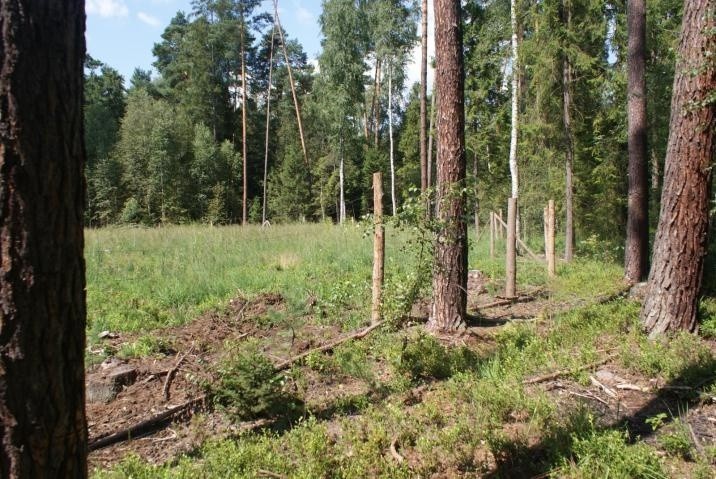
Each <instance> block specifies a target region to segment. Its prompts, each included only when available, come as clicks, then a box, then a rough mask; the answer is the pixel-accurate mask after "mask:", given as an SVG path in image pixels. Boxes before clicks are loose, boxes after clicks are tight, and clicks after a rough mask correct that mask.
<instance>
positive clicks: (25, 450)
mask: <svg viewBox="0 0 716 479" xmlns="http://www.w3.org/2000/svg"><path fill="white" fill-rule="evenodd" d="M0 29H1V31H2V40H0V49H1V51H0V62H1V66H0V477H3V478H44V477H48V478H49V477H52V478H55V477H63V478H64V477H68V478H69V477H86V475H87V465H86V457H87V428H86V419H85V408H84V346H85V318H86V312H85V293H84V290H85V269H84V268H85V267H84V259H83V246H84V245H83V229H82V218H83V208H84V192H85V183H84V173H83V169H84V161H85V160H84V158H85V152H84V139H83V126H82V125H83V119H82V118H83V113H82V111H83V110H82V104H83V93H82V89H83V60H84V55H85V40H84V30H85V14H84V2H83V1H81V0H65V1H62V2H37V1H29V0H0Z"/></svg>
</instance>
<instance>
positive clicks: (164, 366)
mask: <svg viewBox="0 0 716 479" xmlns="http://www.w3.org/2000/svg"><path fill="white" fill-rule="evenodd" d="M388 237H389V242H388V262H387V271H388V277H387V288H386V296H387V298H386V308H387V309H389V310H390V311H393V313H392V316H390V315H389V316H390V319H389V321H388V322H386V324H384V325H383V326H382V327H379V328H377V329H375V330H373V331H371V332H370V333H369V334H367V335H365V336H364V337H363V338H361V339H356V340H350V341H346V342H344V343H342V344H340V345H338V346H337V347H335V348H331V349H330V351H327V352H326V353H322V352H311V351H313V350H314V349H316V348H318V347H319V346H321V345H324V344H327V343H330V342H331V341H334V340H335V339H337V338H342V337H345V336H346V335H348V334H349V333H350V332H352V331H360V330H361V328H363V327H365V326H367V322H366V321H365V318H367V317H368V316H369V314H368V312H369V300H368V298H369V294H370V240H369V239H365V238H363V237H362V236H361V230H360V229H359V228H355V227H350V228H335V227H330V226H319V225H313V226H311V225H307V226H292V227H275V228H273V229H272V231H269V232H266V231H261V230H259V229H256V230H251V231H246V230H240V229H236V228H218V229H217V228H213V229H208V228H206V229H205V230H201V229H199V228H198V227H192V228H174V229H172V228H167V229H165V231H157V230H137V231H135V230H122V231H106V232H103V231H94V232H91V234H90V235H89V241H88V246H89V247H88V250H89V251H90V252H91V253H90V254H89V255H88V278H90V281H89V285H88V297H89V298H90V301H89V311H90V327H89V334H90V336H89V337H90V345H89V346H88V354H87V362H88V396H89V398H88V399H91V400H90V401H88V405H87V413H88V423H89V433H90V440H91V443H93V441H96V440H98V439H100V440H101V438H103V437H107V436H108V435H110V434H112V433H116V432H117V431H122V430H123V429H124V428H127V427H129V426H131V425H134V424H137V423H140V422H142V421H145V420H147V419H150V418H153V417H157V415H160V414H162V413H163V412H165V411H167V410H172V408H175V407H176V406H180V405H182V404H186V403H187V402H188V401H191V400H194V399H197V398H198V400H196V401H194V402H192V404H191V407H187V408H183V409H181V411H180V412H179V413H177V414H174V415H171V416H170V417H168V418H167V420H166V421H160V422H159V424H157V425H156V426H155V427H152V428H150V429H149V430H148V431H145V432H142V433H141V434H135V435H133V437H132V438H131V440H122V441H119V442H116V443H114V444H111V445H108V446H106V447H101V448H97V449H96V450H94V451H93V452H92V453H91V454H90V464H91V469H93V470H94V474H95V476H96V477H111V478H114V477H130V476H131V477H135V478H142V477H304V478H314V477H326V478H328V477H355V478H358V477H391V478H392V477H436V478H437V477H446V478H448V477H595V478H597V477H607V476H609V477H693V478H701V477H704V478H710V477H716V475H715V474H716V469H715V468H714V465H715V464H716V462H715V461H716V355H715V353H716V341H714V340H713V339H712V337H710V335H711V334H713V333H714V332H716V331H715V330H716V328H714V326H716V302H714V300H713V299H708V298H707V299H705V300H704V301H703V312H704V314H703V316H704V320H705V327H703V328H702V330H703V333H702V335H701V336H694V335H679V336H676V337H674V338H671V339H670V340H669V341H665V340H664V341H656V342H654V341H649V340H647V339H646V338H645V336H644V335H643V333H642V332H641V330H640V328H639V323H638V312H639V303H638V298H630V297H628V296H627V295H626V294H624V291H625V287H624V285H623V284H622V283H621V281H620V277H621V271H620V268H619V267H618V266H617V265H612V264H609V263H608V262H605V261H596V260H587V259H584V260H579V261H577V262H576V263H574V264H571V265H561V266H560V268H559V271H558V273H559V275H558V277H557V278H556V279H553V280H547V279H546V278H545V277H544V273H543V267H542V265H540V264H538V263H535V262H532V261H529V260H526V259H521V260H520V262H519V268H520V277H519V291H520V299H519V301H517V302H508V303H507V304H502V303H503V302H501V299H500V298H499V294H500V291H501V290H502V286H503V285H502V282H501V278H502V275H503V273H502V269H501V268H502V264H501V263H502V261H501V260H500V259H499V258H495V259H490V258H489V254H486V251H485V250H486V245H484V244H482V243H479V242H478V243H477V244H475V245H472V247H471V257H470V268H471V271H470V275H469V284H468V309H469V312H470V315H471V316H470V322H469V325H468V327H467V329H466V330H465V331H463V332H461V333H460V334H458V335H454V336H444V337H440V336H433V335H429V334H427V333H425V332H424V322H425V321H426V319H427V306H428V304H429V300H428V299H427V296H426V292H425V290H424V288H423V289H422V290H420V291H419V294H418V295H417V297H418V299H417V300H416V301H414V303H415V304H413V305H412V308H410V310H409V311H408V313H407V314H398V313H397V312H396V311H400V310H401V304H402V307H404V306H405V302H406V301H409V302H411V303H413V301H412V299H413V295H411V294H409V292H410V291H411V290H413V288H412V285H413V284H414V277H413V271H414V270H415V267H414V266H415V264H416V261H420V260H421V258H420V257H417V258H415V257H414V256H415V255H414V254H413V253H412V251H414V250H415V249H416V248H415V245H411V244H410V241H409V240H408V239H406V238H408V237H409V235H406V233H405V232H400V231H397V230H395V231H391V230H389V236H388ZM391 238H392V239H391ZM97 251H101V252H102V253H101V254H100V253H97ZM158 257H161V259H157V258H158ZM187 262H190V263H191V264H189V265H187ZM219 262H221V263H222V265H221V266H219V264H218V263H219ZM227 265H228V266H227ZM157 268H159V269H160V270H161V273H155V272H154V270H155V269H157ZM186 268H191V271H190V273H191V275H192V280H191V281H190V282H189V284H187V282H185V281H178V279H177V278H178V277H179V275H181V274H188V270H187V269H186ZM267 270H268V271H267ZM153 274H158V275H157V276H152V275H153ZM217 274H218V275H220V276H221V277H217ZM212 277H215V278H216V281H212V280H211V278H212ZM227 277H228V278H227ZM232 277H233V278H234V279H231V278H232ZM143 282H144V283H143ZM191 283H193V284H194V286H195V289H196V290H199V291H204V294H203V295H202V294H195V295H191V294H188V293H187V294H178V293H177V291H186V292H191V291H192V289H191ZM207 285H212V286H213V287H214V288H215V289H211V288H209V287H207ZM222 287H223V289H220V288H222ZM184 288H186V290H184ZM202 288H203V289H202ZM216 288H219V289H216ZM237 290H238V291H237ZM168 291H170V292H173V293H168ZM167 298H168V299H167ZM113 302H115V303H116V304H115V303H113ZM401 302H402V303H401ZM120 308H125V310H123V311H124V312H121V313H119V314H116V313H115V312H116V311H118V310H119V309H120ZM142 309H144V310H147V311H150V313H147V312H146V311H144V312H141V314H140V315H135V316H134V317H135V318H136V319H135V320H132V321H127V322H122V321H121V318H122V317H123V316H125V315H130V314H136V311H134V312H133V310H142ZM192 314H194V316H192ZM141 316H144V317H145V318H147V319H146V320H145V321H142V320H141ZM192 318H193V319H192ZM162 323H163V324H162ZM99 331H106V332H105V333H104V334H99ZM99 336H102V338H101V339H100V338H99ZM307 352H308V353H309V354H308V355H307V356H305V357H303V358H302V359H300V360H296V361H295V362H291V364H290V365H289V366H287V367H285V369H284V370H283V371H282V372H281V373H279V374H276V373H275V372H274V371H273V365H277V364H282V363H284V364H285V362H286V361H289V360H291V359H292V358H297V357H298V356H300V355H302V354H305V353H307ZM264 366H266V367H264ZM118 371H119V373H117V372H118ZM113 375H114V376H113ZM110 376H112V377H110ZM167 376H171V378H172V379H171V380H169V381H167ZM108 385H109V388H108V387H107V386H108ZM125 436H126V435H125ZM122 439H127V438H126V437H123V438H122ZM94 444H97V443H94Z"/></svg>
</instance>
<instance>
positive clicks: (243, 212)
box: [240, 19, 248, 225]
mask: <svg viewBox="0 0 716 479" xmlns="http://www.w3.org/2000/svg"><path fill="white" fill-rule="evenodd" d="M240 43H241V51H240V53H241V148H242V150H241V151H242V154H241V156H242V158H241V159H242V160H243V192H242V201H241V224H242V225H245V224H246V220H247V215H246V211H247V209H246V206H247V205H246V202H247V195H246V190H247V185H248V182H247V180H246V151H247V148H246V107H247V105H246V52H245V51H244V22H243V19H242V21H241V39H240Z"/></svg>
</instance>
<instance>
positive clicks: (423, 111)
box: [420, 0, 430, 211]
mask: <svg viewBox="0 0 716 479" xmlns="http://www.w3.org/2000/svg"><path fill="white" fill-rule="evenodd" d="M421 26H422V31H421V34H422V36H421V39H420V51H421V53H420V191H421V192H422V193H425V190H427V189H428V98H427V97H428V0H423V1H422V17H421ZM428 211H430V208H428Z"/></svg>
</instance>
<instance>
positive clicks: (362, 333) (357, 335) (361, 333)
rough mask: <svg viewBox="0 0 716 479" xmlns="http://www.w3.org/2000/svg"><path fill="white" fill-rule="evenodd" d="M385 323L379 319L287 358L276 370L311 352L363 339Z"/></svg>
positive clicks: (287, 366)
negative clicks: (356, 330) (355, 330)
mask: <svg viewBox="0 0 716 479" xmlns="http://www.w3.org/2000/svg"><path fill="white" fill-rule="evenodd" d="M384 323H385V321H379V322H377V323H375V324H372V325H370V326H368V327H367V328H364V329H362V330H360V331H358V332H356V333H353V334H349V335H348V336H343V337H342V338H339V339H336V340H335V341H331V342H329V343H327V344H324V345H322V346H319V347H317V348H314V349H310V350H308V351H306V352H305V353H301V354H299V355H298V356H295V357H293V358H290V359H287V360H285V361H282V362H280V363H278V364H277V365H276V366H274V368H275V370H276V372H279V371H283V370H285V369H288V368H290V367H291V366H292V365H293V363H295V362H297V361H301V360H303V359H305V358H306V357H308V356H310V355H311V354H315V353H326V352H328V351H332V350H333V349H335V348H336V347H338V346H340V345H341V344H343V343H345V342H347V341H350V340H352V339H363V338H364V337H366V336H367V335H368V334H369V333H370V332H372V331H373V330H375V329H378V328H379V327H381V326H382V325H383V324H384Z"/></svg>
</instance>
